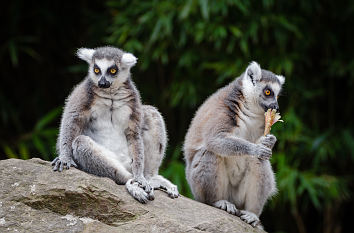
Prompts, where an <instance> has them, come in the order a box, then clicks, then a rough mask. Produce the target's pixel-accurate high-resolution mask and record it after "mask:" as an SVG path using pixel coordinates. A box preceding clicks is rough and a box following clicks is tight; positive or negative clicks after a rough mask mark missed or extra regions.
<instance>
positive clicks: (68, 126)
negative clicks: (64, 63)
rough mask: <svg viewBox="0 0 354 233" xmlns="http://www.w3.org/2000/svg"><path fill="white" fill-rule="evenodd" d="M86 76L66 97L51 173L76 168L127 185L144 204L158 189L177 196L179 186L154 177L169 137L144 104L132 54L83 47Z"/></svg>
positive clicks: (158, 117)
mask: <svg viewBox="0 0 354 233" xmlns="http://www.w3.org/2000/svg"><path fill="white" fill-rule="evenodd" d="M77 56H78V57H79V58H81V59H82V60H84V61H86V62H87V63H88V64H89V70H88V75H87V77H86V78H85V79H84V80H83V81H82V82H81V83H80V84H79V85H77V86H76V87H75V88H74V90H73V92H72V93H71V94H70V96H69V97H68V99H67V101H66V105H65V108H64V112H63V116H62V120H61V125H60V133H59V137H58V141H57V151H58V154H59V156H58V157H57V158H56V159H54V161H53V162H52V165H53V166H54V168H53V170H54V171H62V170H63V168H67V169H69V167H70V166H75V167H78V168H79V169H81V170H83V171H86V172H88V173H91V174H94V175H97V176H103V177H109V178H111V179H113V180H114V181H115V182H116V183H117V184H126V188H127V190H128V192H129V193H130V194H131V195H132V196H133V197H134V198H136V199H137V200H138V201H140V202H142V203H146V202H147V201H148V200H153V199H154V195H153V189H156V188H161V189H164V190H166V191H167V193H168V194H169V196H170V197H172V198H175V197H178V190H177V186H175V185H173V184H172V183H171V182H170V181H168V180H167V179H165V178H163V177H162V176H159V175H158V170H159V167H160V164H161V161H162V159H163V156H164V153H165V149H166V142H167V135H166V130H165V123H164V120H163V119H162V116H161V115H160V113H159V112H158V111H157V109H156V108H154V107H152V106H149V105H142V104H141V102H140V94H139V92H138V91H137V89H136V87H135V85H134V83H133V81H132V80H131V77H130V68H131V67H132V66H133V65H135V63H136V60H137V59H136V58H135V57H134V55H133V54H131V53H125V52H124V51H122V50H120V49H118V48H114V47H100V48H96V49H87V48H81V49H79V50H78V51H77Z"/></svg>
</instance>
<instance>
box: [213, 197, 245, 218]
mask: <svg viewBox="0 0 354 233" xmlns="http://www.w3.org/2000/svg"><path fill="white" fill-rule="evenodd" d="M213 206H214V207H216V208H219V209H222V210H225V211H226V212H228V213H229V214H233V215H236V216H240V210H238V209H237V208H236V206H235V205H234V204H232V203H231V202H229V201H226V200H220V201H217V202H215V203H214V204H213Z"/></svg>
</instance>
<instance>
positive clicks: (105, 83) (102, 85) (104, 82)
mask: <svg viewBox="0 0 354 233" xmlns="http://www.w3.org/2000/svg"><path fill="white" fill-rule="evenodd" d="M110 86H111V84H110V83H109V82H108V81H107V80H106V78H105V77H102V78H100V80H99V81H98V87H100V88H108V87H110Z"/></svg>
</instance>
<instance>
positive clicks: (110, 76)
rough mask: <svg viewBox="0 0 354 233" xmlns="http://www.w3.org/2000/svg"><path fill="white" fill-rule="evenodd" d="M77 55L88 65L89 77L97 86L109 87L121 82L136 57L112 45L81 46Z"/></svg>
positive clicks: (124, 79) (123, 80)
mask: <svg viewBox="0 0 354 233" xmlns="http://www.w3.org/2000/svg"><path fill="white" fill-rule="evenodd" d="M77 55H78V57H79V58H81V59H82V60H84V61H86V62H87V63H88V64H89V65H90V68H89V72H88V74H89V77H90V78H91V80H92V81H93V82H94V83H95V84H96V85H97V86H98V87H99V88H109V87H112V86H115V84H119V83H123V82H125V81H126V79H127V78H128V76H129V71H130V68H131V67H132V66H134V65H135V64H136V61H137V58H136V57H134V55H133V54H131V53H125V52H123V51H122V50H120V49H117V48H114V47H100V48H97V49H87V48H81V49H79V50H78V51H77Z"/></svg>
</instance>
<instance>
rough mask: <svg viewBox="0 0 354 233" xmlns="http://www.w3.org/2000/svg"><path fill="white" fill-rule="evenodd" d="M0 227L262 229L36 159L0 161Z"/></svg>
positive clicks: (19, 229) (211, 210) (220, 213)
mask: <svg viewBox="0 0 354 233" xmlns="http://www.w3.org/2000/svg"><path fill="white" fill-rule="evenodd" d="M0 232H125V233H126V232H263V231H261V230H257V229H254V228H253V227H251V226H250V225H248V224H246V223H244V222H242V221H241V220H240V219H239V218H238V217H236V216H232V215H230V214H228V213H226V212H225V211H222V210H219V209H216V208H213V207H211V206H208V205H205V204H202V203H199V202H196V201H193V200H191V199H189V198H185V197H183V196H181V197H179V198H177V199H170V198H169V197H168V196H167V195H166V194H165V193H164V192H162V191H157V190H156V191H155V200H154V201H152V202H149V203H148V204H140V203H138V202H137V201H136V200H134V199H133V198H132V197H131V196H130V195H129V194H128V193H127V191H126V189H125V186H123V185H117V184H115V183H114V182H113V181H112V180H110V179H108V178H101V177H96V176H93V175H90V174H87V173H84V172H82V171H79V170H77V169H74V168H72V169H69V170H65V171H64V172H62V173H58V172H55V173H54V172H52V169H51V166H50V163H49V162H46V161H43V160H40V159H31V160H26V161H25V160H17V159H8V160H2V161H0Z"/></svg>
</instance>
